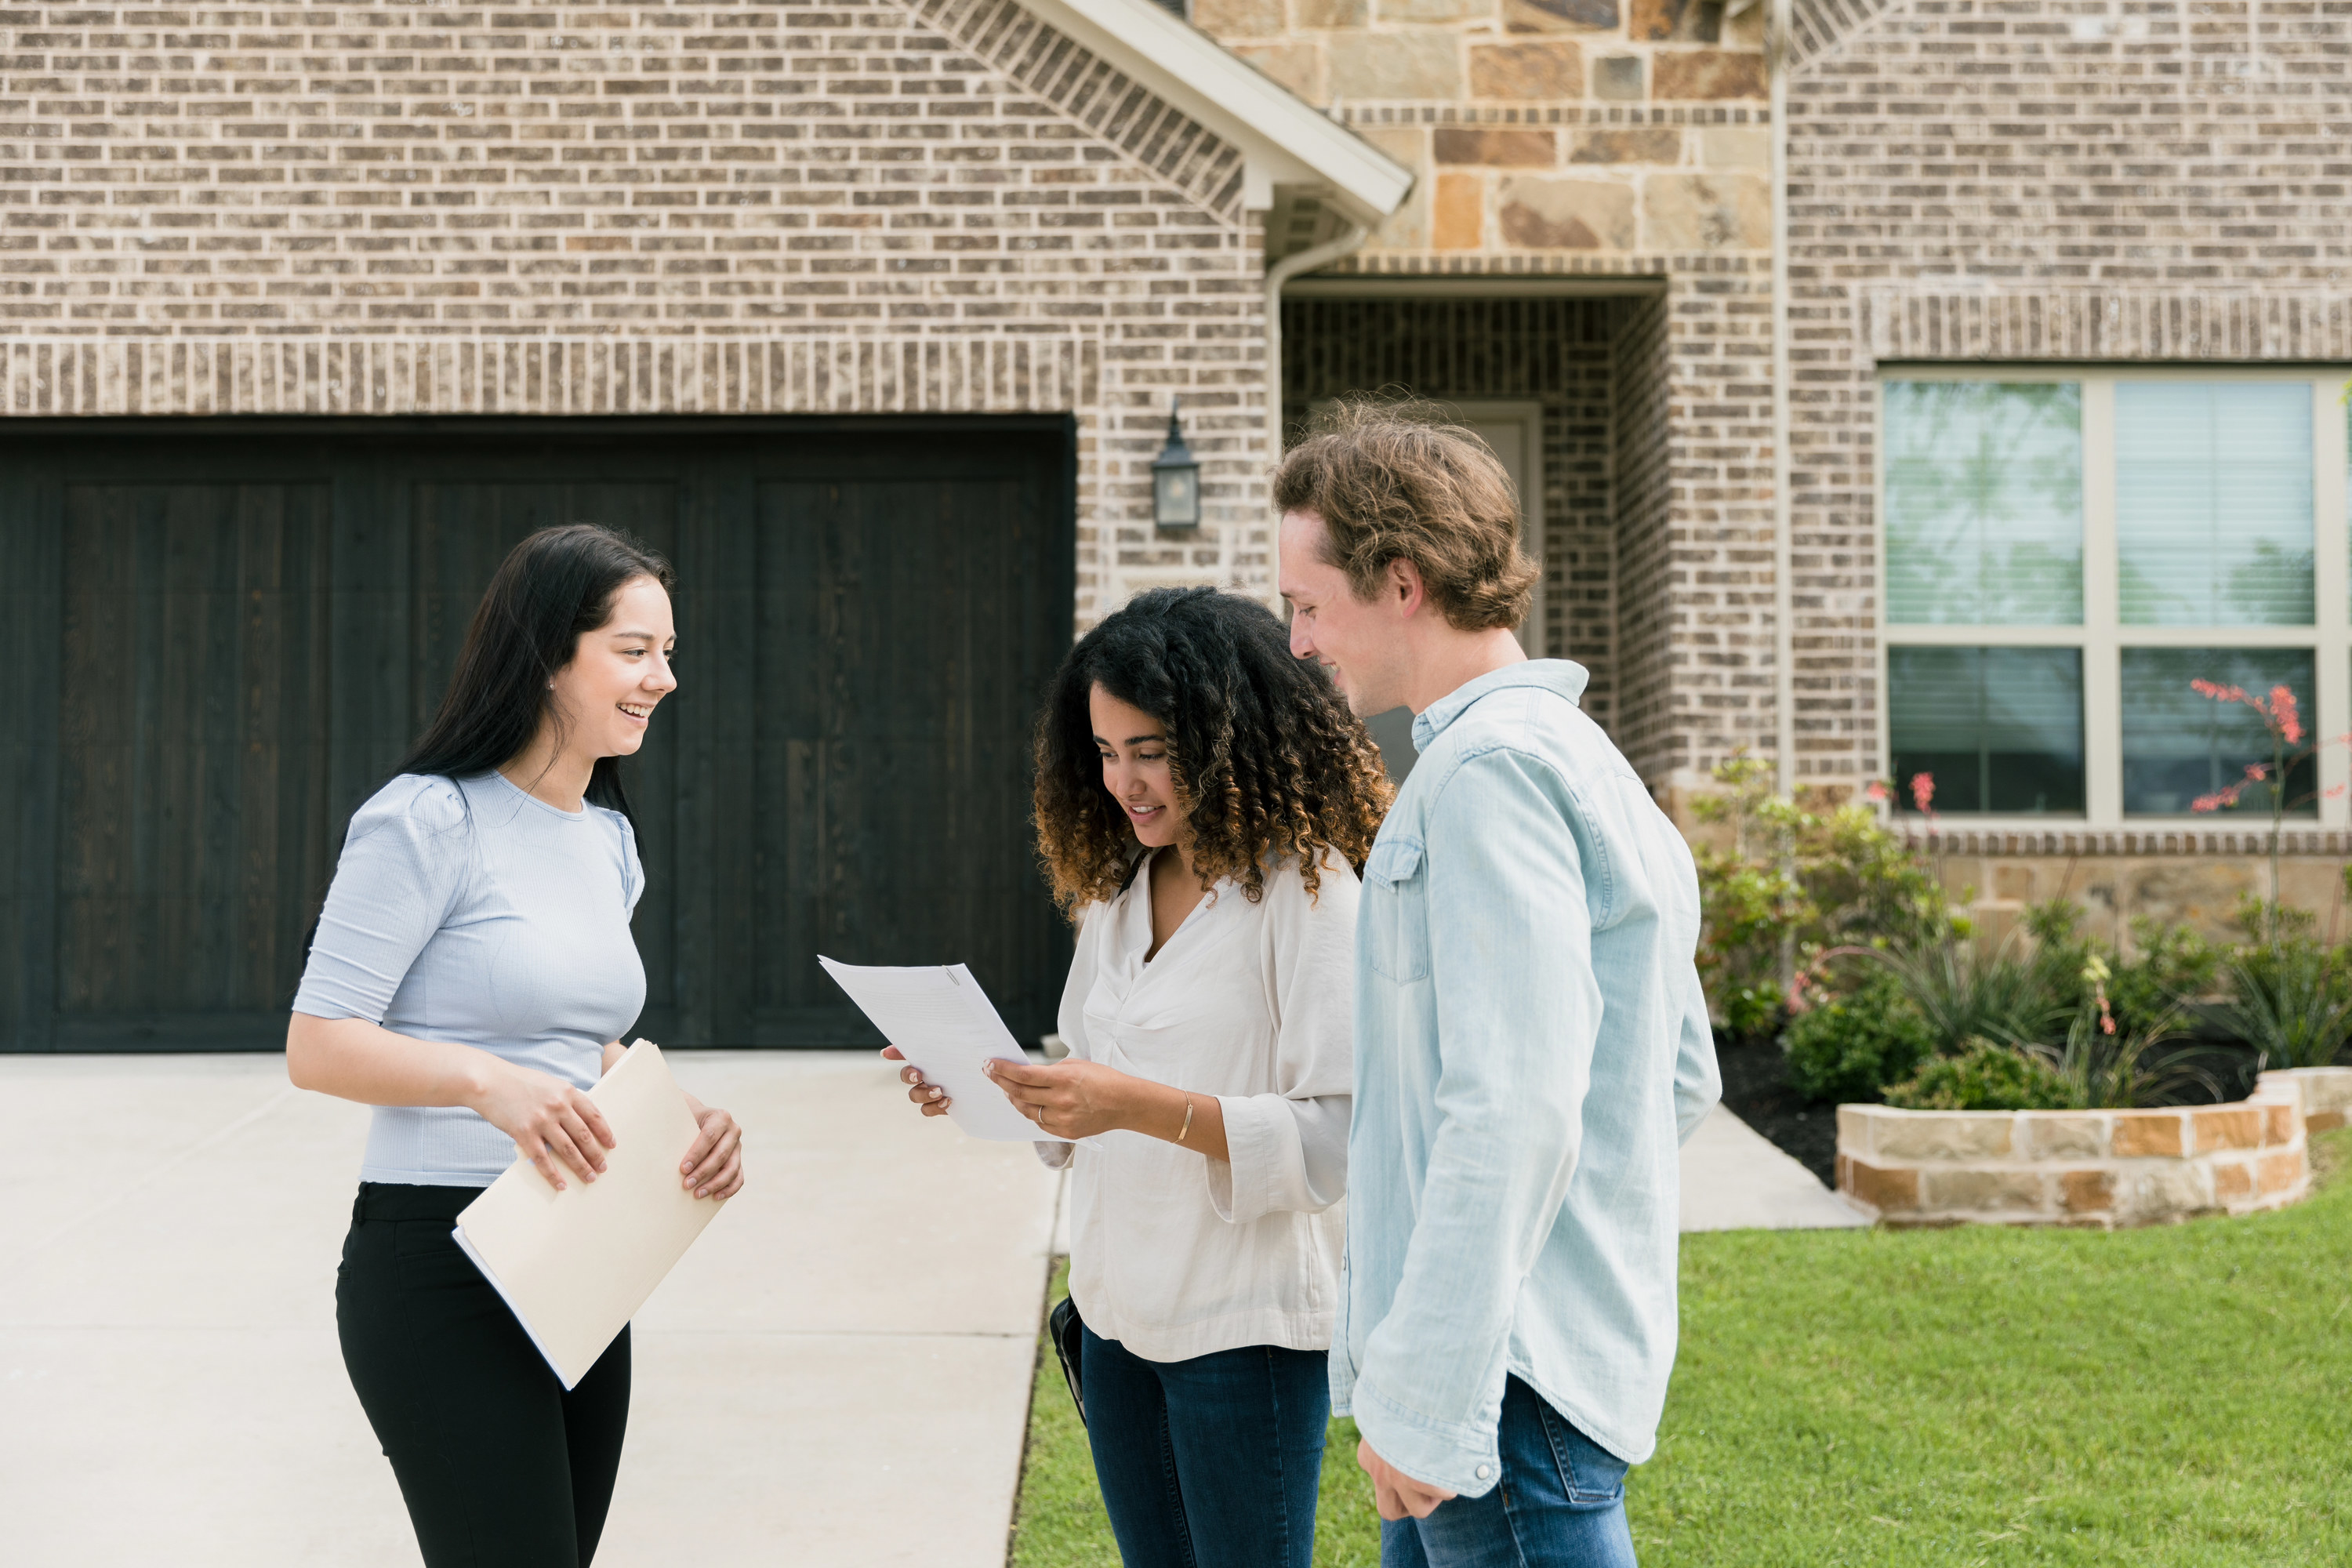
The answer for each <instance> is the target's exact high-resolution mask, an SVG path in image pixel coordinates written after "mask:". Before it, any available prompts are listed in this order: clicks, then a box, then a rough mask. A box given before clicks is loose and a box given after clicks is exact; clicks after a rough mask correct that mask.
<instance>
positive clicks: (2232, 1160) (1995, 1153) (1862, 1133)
mask: <svg viewBox="0 0 2352 1568" xmlns="http://www.w3.org/2000/svg"><path fill="white" fill-rule="evenodd" d="M2348 1111H2352V1068H2296V1069H2294V1070H2291V1071H2284V1072H2266V1073H2264V1074H2263V1075H2262V1077H2261V1079H2260V1080H2259V1082H2258V1083H2257V1085H2256V1087H2255V1089H2254V1092H2253V1094H2252V1095H2251V1096H2250V1097H2248V1098H2247V1099H2245V1100H2240V1101H2238V1102H2236V1103H2235V1104H2231V1105H2210V1106H2192V1107H2185V1108H2181V1109H2178V1110H2080V1111H2077V1110H2020V1111H2005V1110H1963V1111H1937V1110H1895V1109H1894V1108H1892V1107H1890V1106H1884V1105H1841V1106H1839V1107H1838V1153H1837V1184H1838V1191H1839V1192H1841V1193H1842V1194H1844V1195H1845V1196H1846V1197H1847V1198H1848V1199H1849V1200H1851V1201H1852V1202H1853V1203H1855V1204H1856V1205H1860V1206H1861V1207H1862V1208H1864V1210H1866V1211H1868V1212H1869V1213H1871V1214H1873V1215H1875V1216H1876V1217H1877V1218H1878V1219H1879V1220H1880V1221H1881V1222H1882V1223H1884V1224H1887V1225H1906V1226H1916V1225H1957V1224H1965V1223H1990V1224H2001V1225H2074V1226H2103V1227H2114V1226H2134V1225H2154V1224H2159V1223H2163V1222H2167V1221H2173V1220H2183V1219H2191V1218H2195V1217H2197V1216H2198V1215H2211V1214H2232V1215H2236V1214H2251V1213H2252V1212H2254V1211H2255V1210H2258V1209H2266V1208H2276V1207H2279V1206H2281V1205H2285V1204H2290V1203H2293V1202H2294V1201H2295V1200H2296V1199H2298V1198H2301V1197H2303V1196H2304V1195H2305V1194H2307V1193H2308V1192H2309V1191H2310V1186H2311V1163H2310V1157H2309V1144H2308V1140H2309V1135H2310V1134H2311V1133H2313V1132H2324V1131H2327V1130H2328V1129H2330V1128H2334V1127H2340V1126H2342V1125H2344V1123H2345V1121H2346V1118H2347V1112H2348Z"/></svg>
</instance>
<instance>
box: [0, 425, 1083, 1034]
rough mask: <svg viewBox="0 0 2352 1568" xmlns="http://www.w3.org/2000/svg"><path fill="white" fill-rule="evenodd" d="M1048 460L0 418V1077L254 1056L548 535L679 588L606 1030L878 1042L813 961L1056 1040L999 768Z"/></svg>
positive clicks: (1049, 441)
mask: <svg viewBox="0 0 2352 1568" xmlns="http://www.w3.org/2000/svg"><path fill="white" fill-rule="evenodd" d="M1074 450H1075V446H1074V434H1073V428H1072V425H1071V422H1070V421H1069V420H1068V419H1067V418H1066V417H1063V416H1002V417H970V418H946V417H938V418H934V417H913V416H908V417H898V418H892V417H871V418H857V419H823V418H776V419H759V418H730V419H662V418H629V419H614V420H605V419H483V418H477V419H377V420H307V421H304V420H232V419H207V420H203V421H197V420H172V421H164V420H157V419H148V420H114V419H108V420H96V419H92V420H72V421H66V420H24V421H10V422H8V424H7V425H6V426H5V427H0V459H5V466H0V583H5V589H4V590H0V591H5V595H6V602H7V614H6V622H7V626H6V630H5V634H0V637H5V646H6V647H8V649H9V652H10V655H11V657H10V659H9V668H10V670H11V673H12V676H13V678H14V679H13V680H12V682H11V684H12V686H13V687H14V692H13V696H14V700H15V701H16V722H15V723H14V724H13V725H11V726H10V728H9V732H8V734H7V737H6V739H5V752H0V796H5V798H6V799H7V800H8V802H9V811H8V813H7V815H8V817H9V824H8V826H9V830H10V831H11V832H12V833H13V834H14V835H15V852H14V853H13V854H11V855H9V856H7V857H5V861H0V867H5V868H0V1049H14V1050H155V1049H166V1050H168V1049H192V1048H193V1049H207V1050H220V1049H234V1048H242V1047H251V1048H274V1047H277V1046H278V1045H279V1044H280V1043H281V1042H282V1041H283V1038H284V1032H285V1013H286V1007H287V1004H288V1002H289V1000H290V998H291V996H292V994H293V987H294V984H295V982H296V979H297V977H298V975H299V971H300V967H301V952H302V941H303V936H304V933H305V931H307V929H308V927H309V924H310V920H311V917H312V915H313V914H314V912H315V910H316V909H317V904H318V900H320V897H322V896H323V894H324V891H325V889H326V886H327V882H328V880H329V879H330V877H331V875H332V872H333V868H334V859H335V853H336V850H337V847H339V846H340V844H341V836H342V830H343V825H344V822H345V821H346V820H347V818H348V817H349V816H350V813H351V811H352V808H353V807H354V806H355V805H357V804H358V803H359V802H360V801H362V800H363V799H365V798H366V796H367V795H368V794H369V793H370V792H371V791H373V789H374V788H375V787H376V786H377V785H378V784H381V783H382V782H383V779H384V777H385V776H386V774H387V773H389V771H390V770H391V768H392V767H393V766H394V764H395V763H397V761H398V759H399V757H400V755H401V753H402V752H403V751H404V748H405V746H406V744H407V742H408V741H409V739H410V738H411V737H412V736H413V735H415V733H416V732H417V731H418V730H419V729H420V728H421V727H422V725H423V724H424V722H425V719H426V718H427V716H428V715H429V714H430V712H431V710H432V709H433V708H434V706H435V705H436V703H437V702H438V700H439V699H440V696H441V692H442V689H443V687H444V685H445V683H446V679H447V677H448V671H449V668H450V666H451V663H452V662H453V660H454V658H455V657H456V654H457V647H458V645H459V643H460V642H461V640H462V639H463V637H464V635H465V629H466V624H467V618H468V616H470V614H471V612H472V609H473V606H474V605H475V603H476V602H477V600H478V597H479V595H480V594H481V591H482V588H483V585H484V584H486V583H487V582H488V578H489V575H490V573H491V571H492V570H493V569H494V568H495V567H496V565H497V563H498V562H499V559H500V558H501V557H502V556H503V555H504V553H505V552H506V551H507V550H508V549H509V547H510V546H511V545H512V544H513V543H514V542H516V541H517V540H519V539H520V538H521V537H522V536H523V535H524V534H526V533H528V532H529V531H531V530H533V529H536V528H540V527H543V526H547V525H549V524H552V523H561V522H570V521H596V522H604V523H610V524H615V525H618V526H622V527H625V528H627V529H629V530H631V531H634V532H635V533H636V534H638V535H639V536H641V537H642V538H644V539H645V540H646V542H649V543H651V544H652V545H653V546H654V547H655V548H656V549H658V550H660V551H662V552H665V553H667V554H668V555H669V556H670V557H671V559H672V560H673V561H674V562H676V563H677V568H678V572H679V575H680V579H681V592H680V594H679V596H678V603H677V625H678V640H679V674H680V678H681V682H682V684H681V689H680V690H679V691H678V693H677V696H676V697H674V698H673V699H672V700H670V702H669V703H668V704H667V705H666V706H665V708H664V710H663V712H662V716H661V717H660V718H659V719H657V720H656V723H655V726H654V731H653V735H652V738H651V739H650V740H649V742H647V745H646V751H645V753H644V754H643V756H642V757H641V758H640V759H638V761H637V762H636V763H635V764H634V765H633V767H632V768H631V770H630V772H629V773H628V774H627V779H628V784H629V787H630V789H631V791H632V795H633V802H634V805H635V813H636V817H637V823H638V834H639V837H640V839H641V841H642V845H643V848H644V852H645V855H646V862H647V865H648V868H649V869H650V871H651V874H652V883H651V887H650V889H649V890H648V892H647V894H646V898H645V900H644V902H643V903H642V904H641V905H640V906H639V909H638V911H637V917H636V932H637V942H638V945H639V947H640V949H641V950H642V951H643V952H644V954H645V958H646V972H647V978H648V983H649V994H648V999H647V1005H646V1016H645V1017H644V1018H643V1019H642V1020H640V1022H639V1025H638V1027H639V1029H640V1030H641V1031H642V1032H644V1033H646V1034H648V1035H651V1036H653V1037H655V1038H657V1039H660V1040H663V1041H664V1042H665V1043H674V1044H677V1045H682V1046H704V1045H719V1046H754V1045H758V1046H836V1045H851V1044H860V1043H866V1042H868V1041H870V1040H872V1039H873V1037H872V1035H871V1034H870V1032H869V1031H868V1029H867V1028H866V1026H865V1024H864V1022H863V1020H862V1018H860V1017H859V1016H857V1015H856V1012H855V1010H854V1009H852V1008H850V1007H849V1006H848V1005H847V1004H846V1002H845V1001H844V1000H843V999H842V998H841V997H840V995H839V994H838V992H836V991H835V990H834V988H833V987H832V985H831V984H830V983H829V982H827V981H826V980H825V979H824V976H823V974H822V973H821V972H820V971H819V970H818V968H817V965H816V963H815V956H816V954H817V953H818V952H825V953H828V954H830V955H832V956H835V957H839V958H842V959H845V960H848V961H851V962H856V963H940V962H954V961H958V960H961V961H965V962H968V963H971V966H972V969H973V971H974V973H976V974H978V975H979V976H980V978H981V979H982V982H983V983H984V984H986V985H987V986H988V987H989V989H990V991H991V993H992V994H993V995H994V996H995V997H996V998H997V999H998V1001H999V1004H1000V1005H1001V1006H1002V1007H1003V1011H1004V1013H1005V1016H1006V1021H1007V1023H1008V1024H1009V1025H1011V1026H1012V1027H1013V1031H1014V1033H1015V1034H1016V1035H1018V1036H1021V1037H1024V1038H1034V1037H1037V1036H1038V1035H1041V1034H1044V1033H1045V1032H1047V1031H1049V1030H1051V1029H1052V1027H1053V1024H1052V1021H1051V1019H1052V1013H1053V1009H1054V1005H1055V1000H1056V998H1057V997H1058V995H1059V993H1060V987H1061V982H1062V977H1063V973H1064V970H1065V968H1066V963H1067V958H1068V943H1067V938H1066V933H1065V931H1064V928H1063V927H1062V925H1061V922H1060V921H1059V920H1058V918H1057V917H1056V915H1055V912H1054V910H1053V908H1052V906H1051V902H1050V900H1048V898H1047V897H1046V894H1045V890H1044V888H1043V885H1042V883H1041V881H1040V879H1039V876H1038V874H1037V872H1036V869H1035V865H1034V861H1035V857H1034V851H1033V848H1032V844H1031V835H1030V827H1029V804H1028V802H1029V777H1028V773H1029V768H1028V749H1029V738H1030V723H1031V720H1032V718H1033V715H1034V710H1035V705H1036V702H1037V700H1038V698H1039V696H1040V693H1041V690H1042V689H1043V686H1044V684H1045V681H1046V679H1048V678H1049V677H1050V676H1051V674H1052V672H1053V669H1054V668H1055V663H1056V662H1057V661H1058V660H1059V658H1061V655H1062V653H1063V651H1064V650H1065V649H1066V647H1068V644H1069V638H1070V628H1071V606H1072V603H1073V595H1074V584H1073V573H1074V570H1075V566H1074V561H1075V553H1076V552H1075V538H1074V534H1075V528H1076V521H1075V500H1074V480H1073V473H1074ZM8 862H13V864H10V863H8Z"/></svg>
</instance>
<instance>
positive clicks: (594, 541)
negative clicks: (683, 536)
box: [394, 522, 677, 822]
mask: <svg viewBox="0 0 2352 1568" xmlns="http://www.w3.org/2000/svg"><path fill="white" fill-rule="evenodd" d="M639 577H651V578H652V579H653V580H654V581H655V582H656V583H659V584H661V585H662V587H663V589H664V590H665V591H667V592H673V593H674V592H676V591H677V574H675V573H674V572H672V571H671V570H670V564H669V563H668V562H667V561H665V560H663V559H662V558H661V557H660V556H658V555H656V554H655V553H654V552H652V551H651V550H648V549H647V548H646V546H645V544H644V542H641V541H639V540H637V539H635V538H632V537H631V536H630V535H628V534H625V533H623V532H621V531H618V530H617V529H610V528H600V527H598V526H596V525H595V524H594V523H589V522H575V523H571V524H569V525H567V526H565V527H562V528H542V529H541V530H540V531H538V532H537V533H534V534H532V535H531V536H530V538H528V539H526V540H524V541H523V542H521V543H520V544H518V545H516V546H515V547H514V548H513V549H512V550H511V551H509V552H507V558H506V560H504V561H503V562H501V563H499V570H498V574H497V575H495V576H493V577H492V578H491V579H490V586H489V590H488V592H487V593H485V594H484V595H482V603H481V607H480V608H478V609H477V610H476V611H475V612H474V623H473V625H472V626H468V627H467V628H466V646H465V647H464V649H463V650H462V651H461V652H459V654H458V655H457V669H456V671H455V672H454V673H452V674H451V675H450V677H449V690H448V692H447V694H446V696H444V697H443V698H442V699H441V710H440V711H439V712H438V713H436V714H435V715H434V718H433V722H432V723H431V724H430V725H429V726H427V727H426V729H425V733H424V734H422V735H420V736H418V737H417V738H416V744H415V745H414V746H412V747H410V748H409V752H408V755H407V756H406V757H404V758H403V759H402V760H401V763H400V766H399V767H398V768H397V769H395V770H394V773H439V774H441V775H442V776H443V777H445V778H448V779H452V780H455V779H461V778H478V777H480V776H481V775H482V774H484V773H494V772H496V771H497V770H498V769H499V768H500V767H502V766H503V765H505V764H506V763H509V762H510V761H512V760H513V759H514V758H515V757H516V756H518V755H520V753H521V752H522V749H523V748H524V747H526V746H528V745H530V742H531V738H532V737H533V736H535V735H537V734H538V733H539V727H540V725H541V723H543V722H545V721H547V720H548V719H549V718H550V717H551V715H553V714H554V713H555V708H554V705H553V703H552V702H551V700H550V699H551V697H552V696H553V693H552V692H551V691H550V690H549V689H548V682H549V681H550V680H551V679H553V678H554V676H555V672H556V671H557V670H559V669H562V668H563V667H564V666H565V665H567V664H570V663H571V662H572V656H573V654H574V653H576V652H577V651H578V649H579V647H580V639H581V638H582V637H584V636H585V635H587V634H588V633H590V632H593V631H594V630H595V629H596V628H597V627H599V626H603V625H604V623H605V622H606V621H607V620H609V619H611V618H612V615H613V600H614V597H615V596H616V595H618V594H619V593H620V591H621V588H622V586H623V584H627V583H630V582H633V581H635V579H636V578H639ZM620 763H621V759H620V758H618V757H599V758H597V759H596V765H595V767H594V768H593V770H592V771H591V772H590V773H589V775H588V800H589V801H590V803H591V804H593V805H601V806H604V807H607V808H608V809H610V810H613V811H617V812H619V813H620V814H621V815H622V816H629V797H628V795H627V794H626V793H625V792H624V791H623V789H622V788H621V767H620ZM631 821H632V822H634V821H635V818H634V817H632V818H631Z"/></svg>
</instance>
